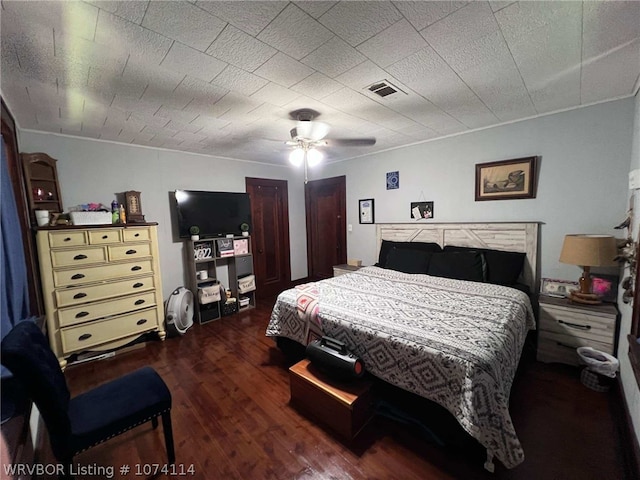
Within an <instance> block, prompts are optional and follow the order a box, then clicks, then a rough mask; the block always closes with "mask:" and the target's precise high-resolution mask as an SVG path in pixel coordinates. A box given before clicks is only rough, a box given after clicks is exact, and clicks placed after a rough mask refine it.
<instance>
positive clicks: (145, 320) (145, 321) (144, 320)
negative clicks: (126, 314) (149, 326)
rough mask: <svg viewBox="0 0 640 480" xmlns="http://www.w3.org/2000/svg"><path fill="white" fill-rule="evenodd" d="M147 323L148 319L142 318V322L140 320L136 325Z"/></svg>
mask: <svg viewBox="0 0 640 480" xmlns="http://www.w3.org/2000/svg"><path fill="white" fill-rule="evenodd" d="M145 323H147V319H146V318H141V319H140V320H138V321H137V322H136V325H144V324H145Z"/></svg>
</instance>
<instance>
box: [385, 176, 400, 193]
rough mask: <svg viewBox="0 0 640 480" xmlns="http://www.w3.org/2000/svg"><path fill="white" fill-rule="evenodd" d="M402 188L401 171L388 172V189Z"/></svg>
mask: <svg viewBox="0 0 640 480" xmlns="http://www.w3.org/2000/svg"><path fill="white" fill-rule="evenodd" d="M398 188H400V172H387V190H397V189H398Z"/></svg>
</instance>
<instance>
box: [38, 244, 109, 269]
mask: <svg viewBox="0 0 640 480" xmlns="http://www.w3.org/2000/svg"><path fill="white" fill-rule="evenodd" d="M106 261H107V251H106V250H105V248H104V247H86V248H77V249H73V250H53V251H52V252H51V263H52V265H53V266H54V267H69V266H71V265H87V264H90V263H104V262H106Z"/></svg>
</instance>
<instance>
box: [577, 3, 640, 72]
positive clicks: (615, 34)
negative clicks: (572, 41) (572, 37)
mask: <svg viewBox="0 0 640 480" xmlns="http://www.w3.org/2000/svg"><path fill="white" fill-rule="evenodd" d="M582 10H583V18H584V25H583V28H582V35H583V44H582V56H583V59H584V60H586V61H589V60H591V59H592V58H594V57H600V56H602V55H608V54H610V53H615V50H616V48H619V46H623V45H627V44H630V43H631V42H634V41H637V40H638V38H639V37H640V2H637V1H636V2H604V3H600V2H584V3H583V9H582ZM638 57H640V53H639V54H638Z"/></svg>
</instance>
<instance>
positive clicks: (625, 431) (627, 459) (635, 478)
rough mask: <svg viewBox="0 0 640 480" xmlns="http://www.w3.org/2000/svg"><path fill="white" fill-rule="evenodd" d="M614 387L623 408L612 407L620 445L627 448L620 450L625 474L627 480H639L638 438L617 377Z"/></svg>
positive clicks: (639, 449) (639, 453)
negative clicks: (615, 386)
mask: <svg viewBox="0 0 640 480" xmlns="http://www.w3.org/2000/svg"><path fill="white" fill-rule="evenodd" d="M616 385H617V388H616V392H617V394H618V397H619V398H620V402H621V404H622V406H623V408H622V409H617V408H615V407H614V414H615V415H616V417H617V418H616V420H617V421H618V425H619V426H620V429H621V430H622V432H621V433H622V444H623V445H627V446H628V447H629V448H622V455H623V458H624V469H625V473H626V474H627V478H628V479H629V480H640V444H639V443H638V437H637V436H636V434H635V431H634V429H633V422H632V420H631V414H630V413H629V405H628V404H627V398H626V397H625V395H624V388H623V386H622V382H621V381H620V377H619V376H618V377H617V382H616ZM620 410H622V411H620Z"/></svg>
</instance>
